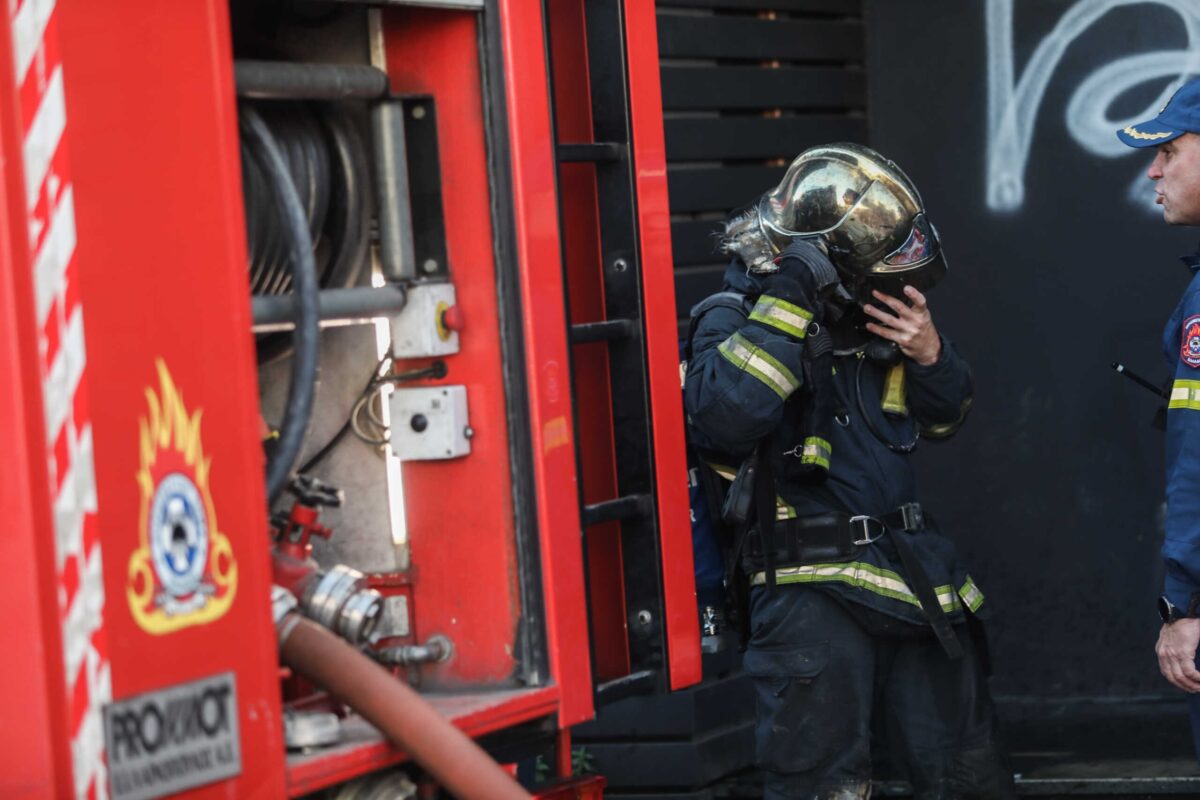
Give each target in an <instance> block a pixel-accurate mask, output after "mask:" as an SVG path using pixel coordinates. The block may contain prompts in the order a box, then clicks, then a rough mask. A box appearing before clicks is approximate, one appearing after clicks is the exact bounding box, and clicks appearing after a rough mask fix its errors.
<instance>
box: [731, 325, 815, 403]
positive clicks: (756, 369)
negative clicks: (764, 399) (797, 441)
mask: <svg viewBox="0 0 1200 800" xmlns="http://www.w3.org/2000/svg"><path fill="white" fill-rule="evenodd" d="M717 350H719V351H720V353H721V355H723V356H724V357H725V359H726V360H727V361H729V362H730V363H731V364H733V365H734V366H736V367H737V368H738V369H740V370H742V371H743V372H746V373H749V374H750V375H753V376H754V377H755V378H758V379H759V380H760V381H762V382H763V383H765V384H766V385H767V386H768V387H770V388H771V390H772V391H774V392H775V394H777V395H779V397H780V398H782V399H784V400H786V399H788V398H789V397H791V395H792V393H793V392H795V391H796V390H797V389H799V388H800V381H798V380H796V376H795V375H793V374H792V372H791V370H789V369H788V368H787V367H785V366H784V365H783V364H781V363H779V362H778V361H777V360H776V359H775V358H774V357H772V356H771V354H770V353H768V352H767V351H765V350H763V349H762V348H761V347H757V346H755V345H754V344H753V343H752V342H751V341H750V340H749V339H747V338H746V337H745V336H742V335H741V334H740V333H734V334H733V335H732V336H730V337H729V338H728V339H726V340H725V341H723V342H721V344H720V346H719V347H717Z"/></svg>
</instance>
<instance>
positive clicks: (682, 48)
mask: <svg viewBox="0 0 1200 800" xmlns="http://www.w3.org/2000/svg"><path fill="white" fill-rule="evenodd" d="M863 46H864V45H863V29H862V24H861V23H860V22H858V21H845V20H825V19H822V20H812V21H808V22H801V21H796V20H791V19H757V18H755V17H733V16H730V17H722V16H716V15H714V16H712V17H692V16H668V15H660V16H659V18H658V50H659V55H660V56H663V57H666V58H744V59H776V58H778V59H787V60H788V61H818V62H821V61H849V60H861V59H862V57H863Z"/></svg>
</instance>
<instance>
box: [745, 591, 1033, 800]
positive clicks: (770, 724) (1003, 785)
mask: <svg viewBox="0 0 1200 800" xmlns="http://www.w3.org/2000/svg"><path fill="white" fill-rule="evenodd" d="M851 608H853V609H854V611H853V612H852V611H851V610H850V609H851ZM861 611H862V612H863V613H860V610H859V609H858V608H857V607H854V606H850V605H849V604H846V605H843V604H842V603H841V602H839V601H838V600H837V599H835V598H834V597H833V596H832V595H831V594H829V593H827V592H823V591H821V590H820V589H816V588H812V587H809V586H802V585H794V584H793V585H780V586H776V587H775V590H774V593H773V594H770V595H769V594H768V593H767V591H766V589H765V587H755V588H754V590H753V592H752V596H751V639H750V643H749V647H748V649H747V651H746V655H745V662H744V664H745V670H746V672H747V673H748V674H750V675H751V676H752V677H753V679H754V683H755V690H756V695H757V703H758V718H757V724H756V728H755V736H756V746H757V757H758V762H759V765H760V766H761V767H762V769H763V773H764V779H765V788H764V797H766V798H768V800H784V798H789V799H791V798H804V800H851V798H864V797H867V796H868V793H869V790H870V786H871V774H872V752H871V747H872V730H873V729H874V730H876V731H877V732H878V733H879V734H880V738H882V740H883V741H881V742H877V743H876V746H877V747H879V746H885V747H887V748H888V750H889V753H888V755H889V757H890V759H891V760H892V761H893V762H894V763H895V765H897V766H899V767H901V768H902V769H903V770H905V771H906V772H907V775H908V778H909V780H910V781H911V783H912V786H913V792H914V796H915V797H916V798H917V799H918V800H951V798H980V799H981V800H984V799H986V800H993V799H995V800H1008V799H1009V798H1015V797H1016V791H1015V789H1014V787H1013V779H1012V773H1011V771H1010V770H1009V768H1008V765H1007V759H1006V757H1005V756H1004V753H1003V751H1002V750H1001V748H1000V747H999V746H998V744H997V740H996V734H995V716H994V714H993V710H992V701H991V696H990V694H989V692H988V688H987V676H986V674H985V669H984V666H983V664H982V657H981V652H980V647H979V646H978V644H977V643H976V642H975V641H973V639H972V637H971V636H970V635H968V632H967V630H966V628H967V626H965V625H959V626H956V631H957V633H958V636H959V639H960V640H961V641H962V644H963V649H964V650H965V651H966V653H965V655H964V657H963V658H961V659H958V660H951V659H949V658H948V657H947V656H946V654H945V651H944V650H943V649H942V646H941V645H940V644H939V643H938V641H937V639H935V638H934V637H933V636H932V634H930V633H928V632H927V631H925V630H924V629H923V628H919V627H917V626H913V625H910V624H908V623H904V622H901V621H898V620H891V618H889V617H886V616H885V615H883V614H880V613H878V612H873V611H870V610H868V609H862V610H861Z"/></svg>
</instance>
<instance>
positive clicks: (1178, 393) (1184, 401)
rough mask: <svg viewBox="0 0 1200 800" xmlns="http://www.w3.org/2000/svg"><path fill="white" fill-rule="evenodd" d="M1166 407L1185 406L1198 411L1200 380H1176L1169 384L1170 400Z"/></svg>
mask: <svg viewBox="0 0 1200 800" xmlns="http://www.w3.org/2000/svg"><path fill="white" fill-rule="evenodd" d="M1167 408H1186V409H1190V410H1192V411H1200V381H1192V380H1177V381H1175V383H1173V384H1172V385H1171V402H1169V403H1168V404H1167Z"/></svg>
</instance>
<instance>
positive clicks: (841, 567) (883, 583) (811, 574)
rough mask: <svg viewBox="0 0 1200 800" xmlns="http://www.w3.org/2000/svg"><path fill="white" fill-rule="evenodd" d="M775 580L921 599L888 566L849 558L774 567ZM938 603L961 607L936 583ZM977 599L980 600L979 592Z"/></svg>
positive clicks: (912, 601) (757, 579)
mask: <svg viewBox="0 0 1200 800" xmlns="http://www.w3.org/2000/svg"><path fill="white" fill-rule="evenodd" d="M766 582H767V576H766V573H764V572H756V573H755V574H754V576H753V577H752V578H751V579H750V583H751V585H753V586H762V585H764V584H766ZM775 582H776V583H845V584H849V585H850V586H854V587H857V588H859V589H865V590H867V591H869V592H873V593H875V594H877V595H880V596H881V597H886V598H888V599H890V600H898V601H900V602H902V603H908V604H909V605H913V606H916V607H917V608H920V607H921V601H920V600H918V599H917V596H916V595H915V594H913V591H912V590H911V589H909V588H908V584H907V583H905V582H904V579H903V578H901V577H900V576H899V575H898V574H897V573H895V572H892V571H891V570H888V569H883V568H881V567H877V566H875V565H874V564H868V563H866V562H864V561H850V562H847V563H844V564H806V565H804V566H802V567H785V568H783V569H777V570H775ZM934 592H936V594H937V598H938V604H939V605H940V606H941V607H942V610H943V611H946V612H953V611H959V610H961V609H962V602H961V601H960V600H959V599H958V597H959V596H958V593H957V592H955V591H954V587H953V586H938V587H937V588H936V589H934ZM979 602H980V603H982V602H983V595H982V593H981V594H980V599H979Z"/></svg>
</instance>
